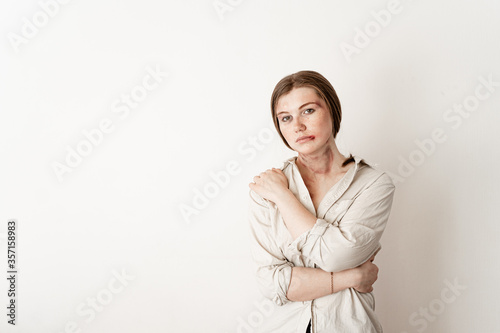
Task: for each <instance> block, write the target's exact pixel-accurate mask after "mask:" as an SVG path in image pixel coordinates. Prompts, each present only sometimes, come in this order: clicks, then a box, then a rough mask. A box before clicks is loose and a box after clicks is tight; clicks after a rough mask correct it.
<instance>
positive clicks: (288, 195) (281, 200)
mask: <svg viewBox="0 0 500 333" xmlns="http://www.w3.org/2000/svg"><path fill="white" fill-rule="evenodd" d="M296 199H297V198H295V195H294V194H293V193H292V191H290V189H289V188H284V189H282V190H281V191H280V192H278V193H276V198H275V201H274V203H275V204H276V205H277V206H278V208H280V207H282V206H284V205H286V204H287V203H289V202H290V201H292V200H296Z"/></svg>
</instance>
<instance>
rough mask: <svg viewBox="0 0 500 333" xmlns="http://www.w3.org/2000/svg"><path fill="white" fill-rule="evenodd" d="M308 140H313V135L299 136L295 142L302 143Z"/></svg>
mask: <svg viewBox="0 0 500 333" xmlns="http://www.w3.org/2000/svg"><path fill="white" fill-rule="evenodd" d="M309 140H314V135H307V136H301V137H300V138H298V139H297V141H295V142H303V141H309Z"/></svg>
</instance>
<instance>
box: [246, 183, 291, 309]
mask: <svg viewBox="0 0 500 333" xmlns="http://www.w3.org/2000/svg"><path fill="white" fill-rule="evenodd" d="M268 204H269V203H268V202H267V201H266V200H264V199H263V198H262V197H261V196H259V195H258V194H257V193H255V192H254V191H252V190H250V204H249V222H250V233H251V237H250V239H251V251H252V257H253V260H254V262H255V263H256V265H257V271H256V278H257V284H258V286H259V289H260V291H261V293H262V294H263V295H264V297H266V298H268V299H270V300H272V301H273V302H274V303H276V304H277V305H283V304H285V303H288V302H291V301H290V300H289V299H287V298H286V294H287V292H288V286H289V285H290V279H291V276H292V267H293V264H292V263H291V262H289V261H288V260H287V259H286V258H285V256H284V255H283V252H282V251H281V249H280V248H279V247H278V245H277V243H276V240H275V239H274V237H273V236H272V235H273V233H272V226H271V217H270V208H269V206H268Z"/></svg>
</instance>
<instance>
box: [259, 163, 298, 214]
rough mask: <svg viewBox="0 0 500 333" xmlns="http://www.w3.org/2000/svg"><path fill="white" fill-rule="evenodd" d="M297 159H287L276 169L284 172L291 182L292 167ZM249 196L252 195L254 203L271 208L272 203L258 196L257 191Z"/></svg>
mask: <svg viewBox="0 0 500 333" xmlns="http://www.w3.org/2000/svg"><path fill="white" fill-rule="evenodd" d="M296 158H297V156H292V157H290V158H287V159H286V160H284V161H283V163H282V165H281V166H280V167H276V169H280V170H281V171H283V173H284V174H285V176H286V177H287V178H288V179H289V180H290V176H291V172H292V165H293V164H294V163H295V159H296ZM249 195H250V200H251V201H252V202H253V203H255V204H258V205H260V206H265V207H269V204H270V201H269V200H267V199H265V198H263V197H262V196H260V195H259V194H257V193H256V192H255V191H252V190H250V191H249Z"/></svg>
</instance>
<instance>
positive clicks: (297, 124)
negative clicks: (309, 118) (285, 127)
mask: <svg viewBox="0 0 500 333" xmlns="http://www.w3.org/2000/svg"><path fill="white" fill-rule="evenodd" d="M293 129H294V130H295V133H297V132H300V131H303V130H305V129H306V125H305V124H304V123H303V122H302V120H301V119H300V118H299V119H297V120H296V121H295V124H294V127H293Z"/></svg>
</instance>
